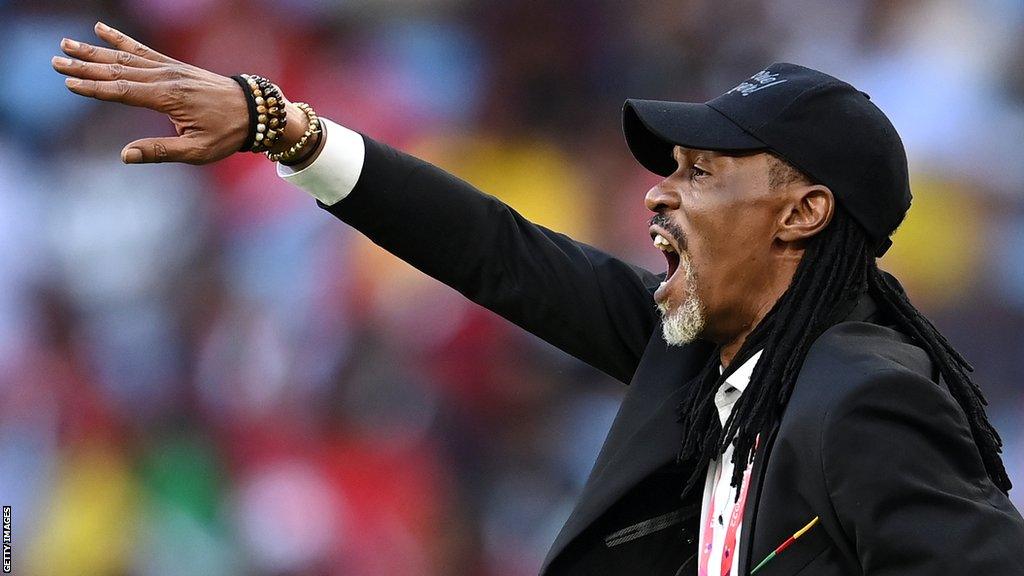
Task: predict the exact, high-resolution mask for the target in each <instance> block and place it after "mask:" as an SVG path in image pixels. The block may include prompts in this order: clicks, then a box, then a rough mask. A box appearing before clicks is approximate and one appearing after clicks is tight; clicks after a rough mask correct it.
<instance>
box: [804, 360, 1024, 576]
mask: <svg viewBox="0 0 1024 576" xmlns="http://www.w3.org/2000/svg"><path fill="white" fill-rule="evenodd" d="M822 430H823V432H822V446H821V453H822V465H823V468H824V474H825V482H826V486H827V488H828V491H829V495H830V497H831V499H832V502H833V505H834V508H835V512H836V514H837V516H838V517H839V521H840V524H841V525H842V527H843V530H844V531H845V533H846V534H847V536H848V537H849V538H850V540H851V541H852V542H853V543H854V547H855V550H856V553H857V555H858V558H859V561H860V564H861V567H862V568H863V573H864V574H865V576H896V575H900V576H926V575H927V576H932V575H935V574H978V575H980V574H1002V575H1007V576H1010V575H1024V521H1022V520H1021V516H1020V514H1019V513H1018V512H1017V510H1016V509H1015V508H1014V507H1013V504H1011V503H1010V501H1009V499H1008V498H1007V497H1006V496H1005V495H1004V494H1003V493H1002V492H1000V491H999V490H998V489H997V488H996V487H995V485H994V484H993V483H992V482H991V481H990V480H989V478H988V475H987V474H986V472H985V468H984V465H983V463H982V461H981V456H980V454H979V452H978V449H977V447H976V446H975V443H974V440H973V438H972V436H971V431H970V428H969V426H968V423H967V420H966V417H965V415H964V413H963V411H962V410H961V409H960V407H959V405H958V404H957V403H956V402H955V400H954V399H953V397H952V396H951V395H950V393H949V392H948V391H947V390H946V388H945V387H944V386H942V385H940V384H936V383H934V382H932V381H930V380H928V379H926V378H924V377H922V376H920V375H918V374H916V373H912V372H909V371H901V370H897V369H887V370H885V371H882V372H877V373H874V374H871V375H869V376H868V377H867V379H866V381H865V382H864V384H863V385H861V386H858V387H856V389H855V390H854V391H853V393H850V394H846V395H844V398H843V399H842V400H840V401H839V402H837V403H836V405H835V406H833V407H832V408H831V409H830V410H829V411H828V413H827V414H826V416H825V422H824V426H823V428H822Z"/></svg>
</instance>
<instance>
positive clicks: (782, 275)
mask: <svg viewBox="0 0 1024 576" xmlns="http://www.w3.org/2000/svg"><path fill="white" fill-rule="evenodd" d="M795 272H796V266H795V265H794V266H792V267H791V268H790V269H789V270H783V269H782V268H781V267H780V269H779V274H778V275H777V276H776V277H775V281H773V282H771V283H770V284H769V289H768V290H764V291H762V292H761V293H760V294H758V298H757V299H756V300H754V301H752V302H748V303H747V305H746V306H744V308H745V309H746V310H748V312H746V313H744V314H742V315H741V319H740V320H739V322H737V323H736V326H738V328H735V329H733V330H731V331H730V335H729V336H727V337H725V338H722V339H721V341H720V343H721V345H722V351H721V353H720V354H719V359H720V360H721V362H722V366H723V367H728V366H729V364H730V363H731V362H732V361H733V359H734V358H735V357H736V354H737V353H739V351H740V348H742V347H743V344H744V343H745V342H746V341H747V338H748V337H749V336H750V334H751V333H752V332H753V331H754V329H755V328H757V326H758V325H759V324H760V323H761V321H762V320H764V318H765V316H767V315H768V312H770V311H771V309H772V307H773V306H775V303H776V302H778V300H779V298H781V297H782V295H783V294H784V293H785V292H786V290H787V289H789V285H790V283H791V282H792V280H793V274H794V273H795Z"/></svg>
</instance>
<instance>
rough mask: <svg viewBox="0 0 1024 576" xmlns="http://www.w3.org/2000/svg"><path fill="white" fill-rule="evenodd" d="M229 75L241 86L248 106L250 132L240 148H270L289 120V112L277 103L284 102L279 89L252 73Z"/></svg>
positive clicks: (253, 150) (263, 149)
mask: <svg viewBox="0 0 1024 576" xmlns="http://www.w3.org/2000/svg"><path fill="white" fill-rule="evenodd" d="M231 78H232V79H234V80H235V81H236V82H238V83H239V85H241V86H242V88H243V92H245V97H246V106H247V108H248V110H249V133H248V135H247V136H246V141H245V143H244V144H242V148H241V149H240V151H246V150H248V151H250V152H255V153H261V152H267V151H269V150H270V149H271V148H272V147H273V146H274V143H275V142H277V139H278V138H279V137H280V136H281V134H283V133H284V129H285V126H286V125H287V123H288V115H287V114H286V113H285V110H284V107H282V106H280V104H281V103H283V102H284V97H283V96H282V95H281V89H280V88H278V87H277V85H275V84H274V83H273V82H271V81H270V80H267V79H266V78H264V77H262V76H257V75H255V74H239V75H236V76H232V77H231Z"/></svg>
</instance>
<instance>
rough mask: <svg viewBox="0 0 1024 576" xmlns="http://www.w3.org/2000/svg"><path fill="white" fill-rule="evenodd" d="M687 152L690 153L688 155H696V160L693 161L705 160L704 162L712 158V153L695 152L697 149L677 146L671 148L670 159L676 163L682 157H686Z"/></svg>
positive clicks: (704, 151) (705, 151)
mask: <svg viewBox="0 0 1024 576" xmlns="http://www.w3.org/2000/svg"><path fill="white" fill-rule="evenodd" d="M687 152H690V153H693V154H695V155H696V158H694V160H705V161H707V160H710V159H712V158H713V154H714V152H712V151H710V150H697V149H694V148H686V147H683V146H679V145H678V144H677V145H675V146H673V147H672V159H673V160H675V161H676V162H677V163H678V162H679V161H680V160H681V159H682V158H683V157H685V156H686V153H687Z"/></svg>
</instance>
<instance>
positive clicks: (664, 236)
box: [651, 226, 679, 282]
mask: <svg viewBox="0 0 1024 576" xmlns="http://www.w3.org/2000/svg"><path fill="white" fill-rule="evenodd" d="M669 238H671V235H670V234H668V232H666V231H663V230H661V229H659V228H657V227H654V226H652V227H651V239H652V240H654V247H655V248H657V249H658V250H661V253H662V254H664V255H665V260H666V261H667V262H668V272H667V273H666V274H665V281H666V282H668V280H669V279H670V278H672V275H673V274H675V273H676V270H678V269H679V249H678V248H677V247H676V245H675V244H674V243H673V242H672V241H671V240H669Z"/></svg>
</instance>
